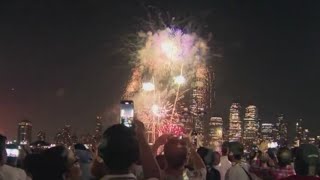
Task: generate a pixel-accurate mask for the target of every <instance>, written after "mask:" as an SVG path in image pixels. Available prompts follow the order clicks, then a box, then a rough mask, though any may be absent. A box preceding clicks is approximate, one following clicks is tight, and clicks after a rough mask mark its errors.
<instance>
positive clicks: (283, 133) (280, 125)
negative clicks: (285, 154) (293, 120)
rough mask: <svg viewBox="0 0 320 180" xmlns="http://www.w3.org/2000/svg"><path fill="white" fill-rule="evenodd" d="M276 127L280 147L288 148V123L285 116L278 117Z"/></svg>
mask: <svg viewBox="0 0 320 180" xmlns="http://www.w3.org/2000/svg"><path fill="white" fill-rule="evenodd" d="M276 126H277V130H278V131H277V136H276V141H277V142H278V144H279V145H280V146H286V145H287V144H288V123H287V122H286V121H285V119H284V115H283V114H280V115H279V116H278V122H277V123H276Z"/></svg>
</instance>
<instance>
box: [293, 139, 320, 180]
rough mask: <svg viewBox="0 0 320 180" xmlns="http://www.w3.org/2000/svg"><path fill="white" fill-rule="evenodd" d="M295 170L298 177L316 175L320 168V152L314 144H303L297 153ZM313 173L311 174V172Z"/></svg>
mask: <svg viewBox="0 0 320 180" xmlns="http://www.w3.org/2000/svg"><path fill="white" fill-rule="evenodd" d="M294 168H295V171H296V173H297V174H298V175H300V176H307V175H311V174H313V175H316V174H317V172H318V168H319V150H318V148H317V147H316V146H314V145H312V144H301V145H300V147H299V148H298V149H297V151H296V158H295V162H294ZM311 169H312V170H313V172H310V170H311Z"/></svg>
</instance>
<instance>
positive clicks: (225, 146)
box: [221, 141, 229, 156]
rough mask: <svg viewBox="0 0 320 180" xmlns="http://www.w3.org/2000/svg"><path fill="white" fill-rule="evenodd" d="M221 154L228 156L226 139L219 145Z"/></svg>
mask: <svg viewBox="0 0 320 180" xmlns="http://www.w3.org/2000/svg"><path fill="white" fill-rule="evenodd" d="M221 154H222V156H228V154H229V142H228V141H225V142H223V144H222V146H221Z"/></svg>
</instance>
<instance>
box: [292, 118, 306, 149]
mask: <svg viewBox="0 0 320 180" xmlns="http://www.w3.org/2000/svg"><path fill="white" fill-rule="evenodd" d="M303 131H304V130H303V127H302V119H298V121H297V123H296V137H295V139H294V141H295V146H300V144H302V140H303V133H304V132H303Z"/></svg>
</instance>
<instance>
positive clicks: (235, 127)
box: [229, 103, 242, 141]
mask: <svg viewBox="0 0 320 180" xmlns="http://www.w3.org/2000/svg"><path fill="white" fill-rule="evenodd" d="M240 109H241V107H240V104H239V103H232V105H231V107H230V115H229V141H241V134H242V128H241V126H242V123H241V118H240Z"/></svg>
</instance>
